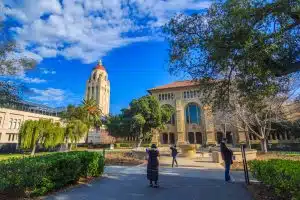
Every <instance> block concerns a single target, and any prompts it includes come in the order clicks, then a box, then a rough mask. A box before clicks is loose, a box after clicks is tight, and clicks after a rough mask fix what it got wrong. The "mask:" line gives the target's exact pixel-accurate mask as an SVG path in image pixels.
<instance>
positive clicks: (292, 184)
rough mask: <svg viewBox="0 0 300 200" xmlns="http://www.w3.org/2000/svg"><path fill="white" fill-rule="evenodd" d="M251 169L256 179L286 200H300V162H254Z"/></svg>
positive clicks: (276, 160) (275, 160) (251, 163)
mask: <svg viewBox="0 0 300 200" xmlns="http://www.w3.org/2000/svg"><path fill="white" fill-rule="evenodd" d="M250 169H251V172H252V174H253V176H254V177H255V178H257V179H258V180H259V181H262V182H263V183H264V184H265V185H269V186H271V187H272V188H274V189H275V192H276V194H277V195H278V196H281V197H283V198H284V199H300V161H292V160H278V159H274V160H267V161H261V160H254V161H251V162H250Z"/></svg>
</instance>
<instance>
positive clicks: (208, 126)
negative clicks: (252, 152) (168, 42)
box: [148, 81, 299, 146]
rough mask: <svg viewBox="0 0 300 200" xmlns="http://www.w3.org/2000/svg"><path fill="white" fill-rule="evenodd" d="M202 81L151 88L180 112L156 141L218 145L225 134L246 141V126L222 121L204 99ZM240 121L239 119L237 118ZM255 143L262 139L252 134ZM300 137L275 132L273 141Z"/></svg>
mask: <svg viewBox="0 0 300 200" xmlns="http://www.w3.org/2000/svg"><path fill="white" fill-rule="evenodd" d="M199 87H200V85H199V84H198V83H196V82H193V81H177V82H173V83H170V84H167V85H163V86H159V87H156V88H152V89H150V90H148V92H149V93H150V94H151V95H154V96H156V97H157V98H158V100H159V102H160V104H161V105H164V104H169V105H171V106H172V107H173V108H175V110H176V112H175V114H174V115H173V116H172V118H171V120H170V121H169V123H168V124H167V127H166V129H165V130H163V131H161V132H159V133H156V134H154V135H153V138H152V142H153V143H157V144H159V145H161V146H163V145H169V144H199V145H216V144H218V143H220V141H221V139H222V138H223V137H226V138H227V141H228V143H229V144H232V145H236V144H241V143H246V140H247V138H246V134H245V130H241V129H238V128H236V127H232V126H230V125H229V124H220V122H219V120H217V119H216V116H214V114H213V113H212V111H211V108H210V107H209V106H206V105H203V104H202V103H201V101H200V98H199V96H200V92H199V90H198V89H199ZM237 123H238V122H237ZM248 140H251V143H252V144H257V145H259V144H260V141H259V140H258V139H257V138H256V137H255V136H254V135H250V137H249V138H248ZM290 143H297V145H299V141H298V142H297V141H296V140H292V138H291V137H290V136H289V135H288V134H287V133H285V134H275V133H273V134H271V135H270V137H269V144H282V145H284V144H290Z"/></svg>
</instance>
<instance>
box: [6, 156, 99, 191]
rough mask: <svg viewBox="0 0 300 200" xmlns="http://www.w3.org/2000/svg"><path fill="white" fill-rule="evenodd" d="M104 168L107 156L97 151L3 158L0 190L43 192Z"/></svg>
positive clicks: (58, 187)
mask: <svg viewBox="0 0 300 200" xmlns="http://www.w3.org/2000/svg"><path fill="white" fill-rule="evenodd" d="M103 171H104V157H103V156H102V154H100V153H97V152H86V151H85V152H83V151H80V152H68V153H53V154H48V155H45V156H38V157H28V158H23V159H10V160H5V161H0V191H1V192H7V191H11V190H14V191H17V192H23V193H25V192H28V193H29V195H30V196H38V195H43V194H45V193H47V192H49V191H52V190H55V189H60V188H62V187H63V186H65V185H68V184H71V183H74V182H76V181H78V180H79V178H80V177H87V176H89V177H97V176H100V175H101V174H102V173H103Z"/></svg>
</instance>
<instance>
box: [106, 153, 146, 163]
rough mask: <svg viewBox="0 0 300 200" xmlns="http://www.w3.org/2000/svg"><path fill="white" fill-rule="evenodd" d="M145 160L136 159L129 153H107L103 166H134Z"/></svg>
mask: <svg viewBox="0 0 300 200" xmlns="http://www.w3.org/2000/svg"><path fill="white" fill-rule="evenodd" d="M144 162H145V160H141V159H138V158H136V157H134V156H133V154H132V153H130V152H108V153H106V154H105V165H121V166H135V165H140V164H143V163H144Z"/></svg>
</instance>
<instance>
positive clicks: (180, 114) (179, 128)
mask: <svg viewBox="0 0 300 200" xmlns="http://www.w3.org/2000/svg"><path fill="white" fill-rule="evenodd" d="M175 109H176V132H177V137H178V140H177V143H178V144H184V143H186V138H185V121H184V106H183V102H182V100H180V99H176V101H175Z"/></svg>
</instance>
